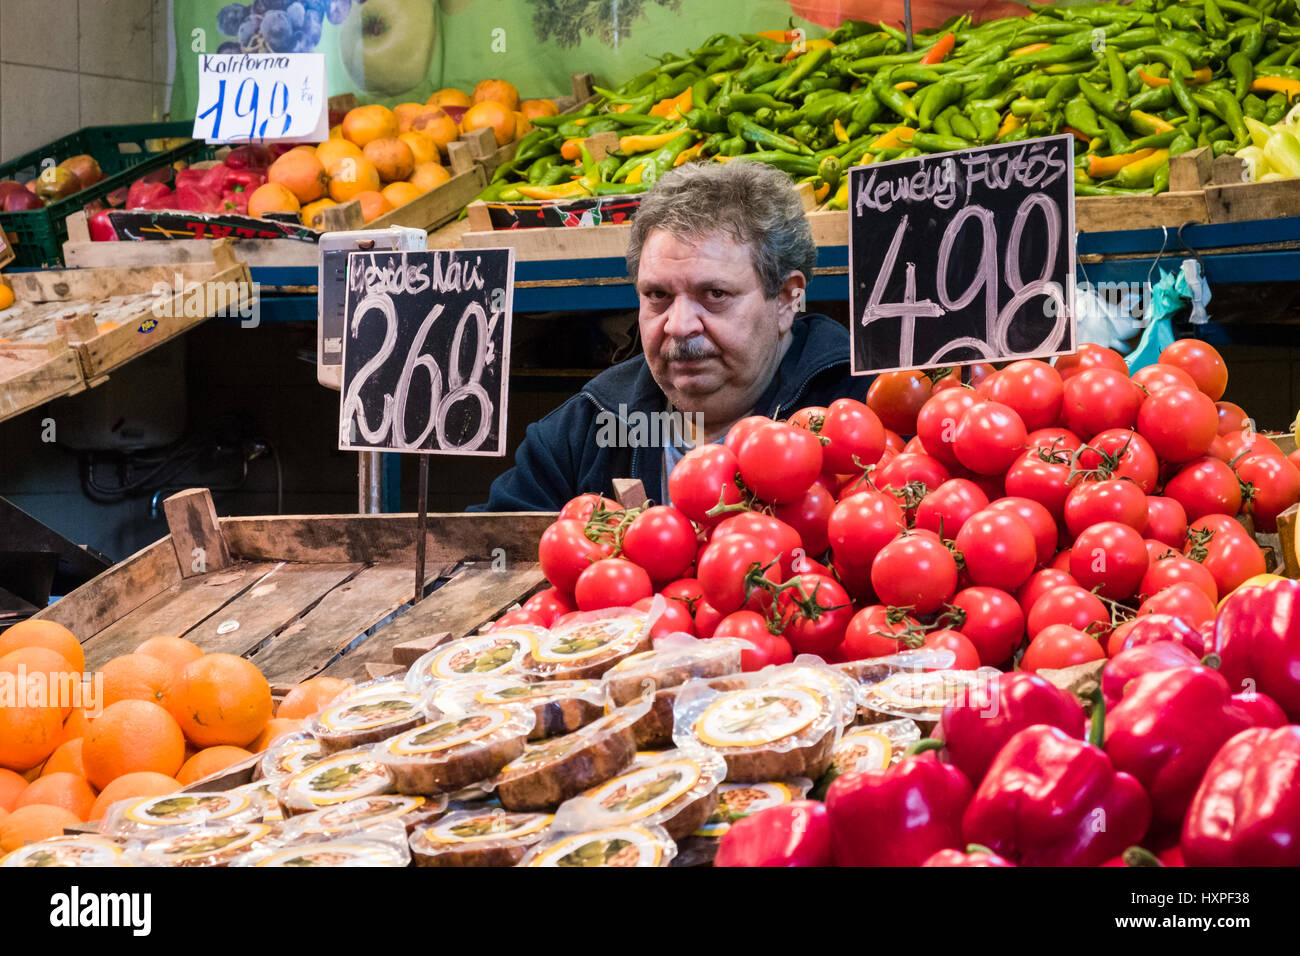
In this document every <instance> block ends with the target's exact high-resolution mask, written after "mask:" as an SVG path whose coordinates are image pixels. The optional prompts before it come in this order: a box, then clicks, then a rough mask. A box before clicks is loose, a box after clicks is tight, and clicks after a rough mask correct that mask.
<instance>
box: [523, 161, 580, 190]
mask: <svg viewBox="0 0 1300 956" xmlns="http://www.w3.org/2000/svg"><path fill="white" fill-rule="evenodd" d="M576 175H578V170H577V169H576V168H574V167H573V166H567V165H565V166H562V165H559V164H556V165H554V166H549V167H547V169H546V171H545V172H544V173H542V175H541V176H539V177H538V178H537V181H536V182H535V183H533V185H534V186H554V185H555V184H556V183H560V182H563V181H564V180H566V179H572V178H573V177H574V176H576Z"/></svg>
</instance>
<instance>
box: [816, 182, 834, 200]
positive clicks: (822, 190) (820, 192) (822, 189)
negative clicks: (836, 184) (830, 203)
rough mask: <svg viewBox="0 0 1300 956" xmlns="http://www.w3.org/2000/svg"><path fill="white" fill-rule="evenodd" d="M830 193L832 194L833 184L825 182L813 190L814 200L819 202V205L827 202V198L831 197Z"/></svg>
mask: <svg viewBox="0 0 1300 956" xmlns="http://www.w3.org/2000/svg"><path fill="white" fill-rule="evenodd" d="M830 192H831V184H830V183H827V182H823V183H822V184H821V185H820V186H818V187H817V188H816V189H814V190H813V199H815V200H817V201H818V202H819V203H822V202H825V201H826V197H827V196H829V195H830Z"/></svg>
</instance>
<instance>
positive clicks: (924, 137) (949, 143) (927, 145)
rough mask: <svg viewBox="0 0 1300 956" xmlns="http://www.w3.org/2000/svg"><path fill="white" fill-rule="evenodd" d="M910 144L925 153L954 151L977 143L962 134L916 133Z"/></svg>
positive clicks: (968, 147)
mask: <svg viewBox="0 0 1300 956" xmlns="http://www.w3.org/2000/svg"><path fill="white" fill-rule="evenodd" d="M908 145H909V146H911V147H912V148H913V149H919V150H921V151H922V152H925V153H953V152H956V151H957V150H961V149H970V148H971V147H973V146H974V145H975V144H974V143H972V142H971V141H970V140H968V139H962V138H961V137H960V136H940V135H938V134H937V133H914V134H913V135H912V139H911V141H910V142H909V144H908Z"/></svg>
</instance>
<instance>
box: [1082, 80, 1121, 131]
mask: <svg viewBox="0 0 1300 956" xmlns="http://www.w3.org/2000/svg"><path fill="white" fill-rule="evenodd" d="M1079 92H1080V93H1082V94H1083V96H1084V98H1085V99H1086V100H1087V101H1088V103H1089V104H1090V105H1091V106H1092V108H1093V109H1095V110H1096V111H1097V112H1098V113H1099V114H1101V115H1102V116H1107V117H1109V118H1110V119H1112V120H1114V121H1115V122H1117V123H1122V122H1124V121H1125V120H1126V119H1128V114H1129V112H1130V110H1131V109H1132V107H1131V106H1130V105H1129V102H1128V100H1122V99H1120V98H1119V97H1118V96H1116V95H1115V94H1114V93H1112V92H1110V91H1109V90H1103V89H1099V88H1098V87H1096V86H1093V85H1092V84H1091V83H1089V82H1088V80H1087V79H1085V78H1084V77H1079ZM1071 125H1073V124H1071ZM1076 129H1077V127H1076Z"/></svg>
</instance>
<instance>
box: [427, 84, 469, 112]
mask: <svg viewBox="0 0 1300 956" xmlns="http://www.w3.org/2000/svg"><path fill="white" fill-rule="evenodd" d="M424 102H425V103H426V104H428V105H429V106H462V107H464V108H465V109H469V108H470V107H471V106H473V105H474V101H473V100H471V99H470V98H469V94H468V93H466V92H464V91H463V90H458V89H455V88H454V87H450V86H449V87H446V88H445V89H441V90H439V91H438V92H437V93H434V94H433V95H432V96H430V97H429V98H428V99H427V100H425V101H424Z"/></svg>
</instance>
